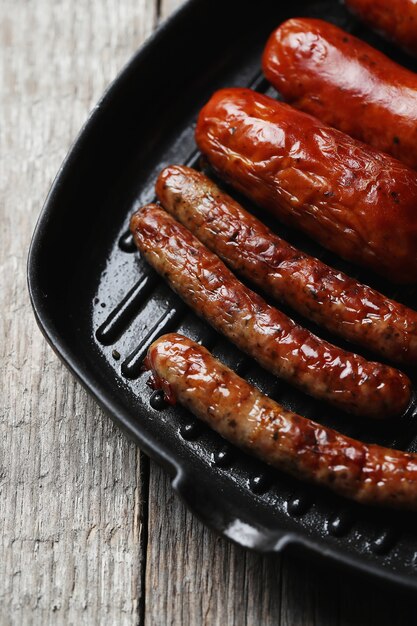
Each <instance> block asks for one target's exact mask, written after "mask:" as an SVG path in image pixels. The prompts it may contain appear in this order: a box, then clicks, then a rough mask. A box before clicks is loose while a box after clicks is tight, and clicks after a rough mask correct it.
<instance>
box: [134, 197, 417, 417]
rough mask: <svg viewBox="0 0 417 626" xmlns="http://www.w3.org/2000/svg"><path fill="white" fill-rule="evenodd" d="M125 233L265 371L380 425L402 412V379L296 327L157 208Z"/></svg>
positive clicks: (405, 390) (145, 211) (406, 388)
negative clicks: (130, 235) (385, 418)
mask: <svg viewBox="0 0 417 626" xmlns="http://www.w3.org/2000/svg"><path fill="white" fill-rule="evenodd" d="M131 231H132V233H133V236H134V238H135V241H136V244H137V246H138V248H139V250H140V251H141V252H142V254H143V255H144V257H145V258H146V260H147V261H148V262H149V263H150V264H151V265H152V266H153V267H154V268H155V270H156V271H157V272H158V273H159V274H161V275H162V276H163V277H164V278H165V279H166V280H167V282H168V283H169V285H170V286H171V287H172V288H173V289H174V290H175V291H176V292H177V293H178V294H179V295H180V296H181V297H182V298H183V300H185V302H186V303H187V304H188V305H189V306H190V307H191V308H192V309H194V311H195V312H196V313H197V314H198V315H200V316H201V317H203V318H204V319H206V320H207V321H208V322H209V323H210V324H211V325H212V326H213V327H214V328H215V329H216V330H218V331H219V332H221V333H223V334H224V335H225V336H226V337H227V338H228V339H230V340H231V341H233V342H234V343H235V344H236V345H237V346H238V347H239V348H241V349H242V350H244V351H245V352H247V353H248V354H250V355H251V356H252V357H254V358H255V359H256V360H257V361H258V362H259V363H260V364H261V365H262V366H263V367H265V368H266V369H268V370H270V371H271V372H273V373H274V374H276V375H277V376H280V377H281V378H284V379H285V380H287V381H289V382H291V383H292V384H294V385H296V386H297V387H299V388H300V389H302V390H303V391H305V392H306V393H309V394H310V395H312V396H315V397H316V398H320V399H324V400H327V401H328V402H330V403H332V404H333V405H335V406H337V407H341V408H343V409H345V410H348V411H351V412H352V413H356V414H361V415H366V416H369V417H374V418H383V417H388V416H393V415H399V414H400V413H402V412H403V411H404V410H405V408H406V407H407V405H408V403H409V401H410V395H411V391H410V389H411V385H410V381H409V380H408V378H407V377H406V376H405V375H404V374H402V373H401V372H399V371H398V370H396V369H393V368H391V367H388V366H386V365H381V364H379V363H370V362H369V361H366V360H365V359H364V358H363V357H361V356H358V355H355V354H352V353H350V352H345V351H344V350H341V349H340V348H337V347H336V346H333V345H331V344H329V343H327V342H326V341H323V340H322V339H320V338H318V337H316V336H315V335H313V334H312V333H311V332H309V331H308V330H306V329H305V328H302V327H301V326H298V325H297V324H295V323H294V322H293V321H292V320H290V319H289V318H288V317H287V316H286V315H284V314H283V313H281V312H280V311H278V310H277V309H275V308H273V307H271V306H269V305H268V304H267V303H266V302H265V301H264V300H263V299H262V298H261V297H260V296H258V295H257V294H255V293H254V292H253V291H251V290H250V289H248V288H247V287H245V286H244V285H243V284H242V283H241V282H240V281H239V280H238V279H237V278H236V277H235V276H234V275H233V274H232V272H231V271H230V270H228V269H227V267H226V266H225V265H224V263H223V262H222V261H221V260H220V259H219V258H218V257H217V256H216V255H215V254H213V253H212V252H210V250H208V248H206V247H205V246H204V245H203V244H202V243H200V242H199V241H198V239H196V238H195V237H194V235H192V234H191V233H190V232H189V231H188V230H187V229H186V228H184V226H182V225H181V224H179V223H178V222H177V221H176V220H174V219H173V218H172V217H171V216H170V215H169V214H168V213H166V212H165V211H163V210H162V209H160V208H159V207H158V206H157V205H148V206H146V207H144V208H142V209H141V210H140V211H139V212H137V213H135V214H134V215H133V217H132V220H131Z"/></svg>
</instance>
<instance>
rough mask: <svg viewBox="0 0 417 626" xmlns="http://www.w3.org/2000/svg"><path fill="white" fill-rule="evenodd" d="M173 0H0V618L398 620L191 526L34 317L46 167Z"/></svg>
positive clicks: (326, 579)
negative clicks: (31, 278)
mask: <svg viewBox="0 0 417 626" xmlns="http://www.w3.org/2000/svg"><path fill="white" fill-rule="evenodd" d="M179 4H181V0H123V2H119V1H118V0H78V1H77V2H72V1H71V0H37V1H36V2H30V1H29V0H18V1H16V0H2V2H1V3H0V46H1V60H0V93H1V95H2V103H1V107H0V116H1V117H0V192H1V203H0V212H1V218H2V219H1V224H2V228H1V230H0V285H1V288H0V310H1V312H2V314H1V316H0V325H1V326H0V329H1V337H2V339H3V340H2V342H1V344H0V359H1V364H2V374H3V375H2V377H1V378H0V402H1V439H0V441H1V444H0V519H1V520H2V522H3V527H2V532H1V534H0V573H1V575H0V625H1V626H5V625H9V624H16V625H19V626H20V625H21V624H23V625H25V624H32V623H33V624H42V625H44V624H45V625H48V624H74V625H78V624H100V625H101V624H104V625H107V624H109V625H110V624H111V625H113V624H117V625H125V624H126V625H129V626H130V625H135V624H138V623H139V624H146V626H148V625H155V626H156V625H157V626H164V625H165V624H167V625H168V624H175V625H179V626H182V625H187V624H189V625H192V626H198V625H200V624H204V625H206V624H207V625H210V626H211V625H222V626H224V625H227V626H229V625H230V626H234V625H236V626H237V625H238V626H244V625H248V626H249V625H251V626H253V625H257V624H262V625H266V626H270V625H272V624H281V625H282V626H284V625H285V626H294V625H295V626H299V625H308V626H310V625H313V624H317V625H320V626H321V625H332V626H333V625H335V624H339V625H340V626H347V625H348V624H359V625H361V626H362V625H368V624H369V625H372V624H375V625H377V624H378V625H382V626H384V625H385V624H386V625H388V624H390V625H391V624H394V623H398V624H401V625H404V626H406V625H407V624H412V623H414V622H415V619H414V615H415V611H414V608H413V602H412V599H410V598H408V597H406V596H405V595H404V594H401V593H399V592H396V591H395V590H387V589H383V590H380V589H379V588H378V587H377V586H376V585H374V584H373V583H371V582H370V581H368V580H366V581H365V582H362V581H357V580H356V579H355V577H353V576H352V575H349V574H346V573H340V572H336V571H334V570H333V569H332V568H331V567H329V566H327V565H326V566H325V567H323V566H319V565H318V564H316V563H314V562H303V561H299V560H297V559H295V558H293V557H290V556H283V557H274V556H269V557H262V556H259V555H256V554H252V553H249V552H246V551H244V550H242V549H240V548H237V547H236V546H233V545H231V544H230V543H227V542H226V541H225V540H223V539H221V538H219V537H217V536H215V535H214V534H213V533H212V532H211V531H209V530H207V529H206V528H204V527H203V526H202V525H201V524H200V523H199V522H198V521H197V520H196V519H195V518H194V517H193V515H192V514H191V513H190V512H189V511H187V510H186V509H185V507H184V506H183V504H182V503H181V502H180V500H179V499H178V497H177V496H176V494H175V493H174V492H173V490H172V488H171V485H170V481H169V479H168V477H167V476H166V475H165V474H164V472H162V471H161V470H160V469H159V468H158V467H157V466H156V465H155V464H153V463H150V464H149V462H148V460H147V459H145V458H144V457H143V456H142V455H141V453H140V452H139V450H138V449H137V448H136V447H135V446H134V445H133V444H130V443H129V442H128V441H127V440H126V438H125V437H124V436H123V435H121V434H120V433H119V432H118V431H117V430H116V429H115V428H114V427H113V426H112V423H111V422H110V420H108V418H107V417H105V416H104V415H103V414H102V412H101V410H100V409H99V408H98V407H97V406H96V405H95V403H94V402H93V401H92V400H91V399H89V398H88V396H87V395H86V393H85V392H84V391H83V390H82V389H81V387H80V386H79V385H78V383H76V382H75V381H74V379H73V378H72V377H71V376H70V374H69V373H68V372H67V371H66V369H65V368H64V366H63V365H61V364H60V362H59V361H58V359H57V358H56V357H55V356H54V354H53V353H52V351H51V350H50V348H49V347H47V345H46V343H45V341H44V340H43V339H42V337H41V335H40V332H39V331H38V329H37V328H36V326H35V323H34V320H33V315H32V312H31V309H30V305H29V302H28V296H27V290H26V277H25V274H26V267H25V265H26V256H27V251H28V245H29V241H30V237H31V234H32V231H33V227H34V225H35V222H36V218H37V216H38V214H39V211H40V208H41V205H42V202H43V200H44V197H45V195H46V193H47V191H48V188H49V186H50V184H51V182H52V179H53V177H54V175H55V173H56V171H57V170H58V168H59V165H60V163H61V161H62V159H63V157H64V156H65V153H66V151H67V150H68V148H69V146H70V144H71V142H72V141H73V139H74V138H75V136H76V134H77V132H78V130H79V128H80V127H81V125H82V123H83V122H84V120H85V118H86V116H87V114H88V111H89V110H90V109H91V108H92V106H94V104H95V102H96V101H97V100H98V98H99V97H100V96H101V94H102V92H103V89H104V88H105V87H106V86H107V84H108V82H109V81H110V80H111V79H112V78H113V77H114V76H115V75H116V73H117V72H118V71H119V69H120V68H121V67H122V66H123V64H124V63H125V62H126V61H127V60H128V59H129V57H130V56H131V54H132V53H133V52H134V50H135V49H136V48H137V46H138V45H140V43H141V42H142V41H143V39H144V38H145V37H146V36H147V35H148V34H149V33H150V32H151V31H152V29H153V28H154V27H155V25H156V24H157V23H158V22H159V21H160V20H161V19H163V18H164V17H165V16H167V15H168V14H169V12H170V11H172V10H173V9H174V8H175V7H176V6H177V5H179ZM146 542H147V543H146Z"/></svg>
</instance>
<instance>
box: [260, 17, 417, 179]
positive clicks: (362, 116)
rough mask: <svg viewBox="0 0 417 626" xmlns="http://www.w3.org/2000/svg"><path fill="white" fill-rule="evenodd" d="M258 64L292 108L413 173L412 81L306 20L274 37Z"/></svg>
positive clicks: (416, 142)
mask: <svg viewBox="0 0 417 626" xmlns="http://www.w3.org/2000/svg"><path fill="white" fill-rule="evenodd" d="M416 40H417V31H416ZM262 65H263V70H264V73H265V75H266V77H267V78H268V80H269V81H270V82H271V83H272V84H273V85H274V87H276V89H278V91H280V92H281V94H282V95H283V96H284V98H285V99H286V100H287V102H289V103H290V104H292V105H293V106H296V107H297V108H298V109H301V110H303V111H306V112H307V113H311V115H315V116H316V117H318V118H319V119H320V120H322V121H323V122H326V123H327V124H330V125H331V126H334V127H335V128H338V129H339V130H341V131H343V132H344V133H347V134H348V135H352V137H357V138H358V139H360V140H361V141H364V142H365V143H369V144H370V145H372V146H374V147H375V148H378V149H379V150H382V151H383V152H389V153H390V154H392V155H393V156H395V157H396V158H397V159H400V160H401V161H404V163H407V165H410V166H411V167H414V168H417V74H414V73H413V72H410V71H409V70H407V69H405V68H404V67H402V66H401V65H398V64H397V63H394V62H393V61H391V60H390V59H388V57H386V56H385V55H384V54H382V53H381V52H379V51H378V50H375V48H372V47H371V46H369V45H368V44H366V43H365V42H363V41H361V40H360V39H357V38H356V37H352V36H351V35H348V33H346V32H345V31H343V30H341V29H340V28H338V27H337V26H334V25H333V24H329V23H328V22H324V21H322V20H315V19H308V18H302V19H291V20H288V21H287V22H284V24H282V25H281V26H280V27H279V28H278V29H277V30H276V31H275V32H274V33H272V35H271V37H270V39H269V41H268V43H267V45H266V48H265V52H264V55H263V60H262Z"/></svg>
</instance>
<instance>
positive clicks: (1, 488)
mask: <svg viewBox="0 0 417 626" xmlns="http://www.w3.org/2000/svg"><path fill="white" fill-rule="evenodd" d="M0 12H1V15H0V47H1V50H2V52H1V60H0V68H1V69H0V83H1V87H0V93H1V96H2V105H1V107H0V115H1V120H0V141H1V146H0V189H1V191H0V193H1V198H2V201H1V203H0V211H1V225H2V226H1V230H0V237H1V244H0V284H1V288H0V298H1V303H0V308H1V317H0V324H1V327H0V328H1V336H2V341H1V343H0V358H1V363H2V376H1V377H0V387H1V388H0V399H1V400H0V402H1V440H0V441H1V444H0V447H1V451H0V466H1V467H0V519H1V523H2V532H1V533H0V571H1V574H0V623H1V624H2V625H3V624H17V625H21V624H30V623H36V624H50V623H53V624H64V623H65V624H83V623H85V624H87V623H88V624H95V623H100V624H109V625H113V624H129V625H131V624H135V623H137V620H138V611H139V604H140V598H141V594H142V587H141V573H142V561H141V554H140V535H141V530H142V527H141V524H142V521H143V520H142V519H141V498H142V493H141V480H140V469H141V464H140V453H139V451H138V450H137V448H136V447H135V446H134V445H132V444H130V443H129V442H128V441H127V440H126V438H125V437H124V436H122V435H121V434H120V433H119V432H118V431H117V430H116V429H115V428H114V427H113V426H112V424H111V422H110V421H109V420H108V418H107V417H106V416H104V415H103V414H102V412H101V410H99V408H98V407H97V406H96V404H95V403H94V402H93V401H92V400H90V399H89V398H88V397H87V395H86V394H85V392H84V391H83V390H82V389H81V388H80V386H79V385H78V384H77V383H75V381H74V380H73V378H72V376H70V374H69V373H67V371H66V370H65V368H64V367H63V366H62V365H61V364H60V363H59V361H58V360H57V358H56V357H55V356H54V355H53V353H52V351H51V350H50V348H49V347H47V346H46V343H45V341H44V340H43V339H42V337H41V335H40V333H39V331H38V329H37V328H36V327H35V323H34V319H33V315H32V312H31V309H30V305H29V302H28V295H27V289H26V276H25V273H26V272H25V270H26V268H25V265H26V256H27V251H28V246H29V241H30V237H31V234H32V230H33V227H34V225H35V222H36V219H37V216H38V214H39V211H40V208H41V206H42V203H43V200H44V198H45V196H46V193H47V191H48V188H49V186H50V183H51V181H52V179H53V177H54V175H55V173H56V171H57V170H58V167H59V165H60V163H61V161H62V159H63V157H64V156H65V153H66V151H67V149H68V147H69V145H70V143H71V141H72V140H73V139H74V137H75V136H76V134H77V133H78V130H79V128H80V127H81V125H82V123H83V122H84V120H85V118H86V115H87V113H88V111H89V110H90V109H91V108H92V106H93V105H94V104H95V102H96V101H97V99H98V98H99V97H100V96H101V94H102V92H103V89H104V88H105V87H106V85H107V84H108V82H109V81H110V80H111V79H112V78H113V77H114V76H115V74H116V73H117V72H118V71H119V69H120V68H121V67H122V66H123V64H124V63H125V62H126V61H127V60H128V58H129V57H130V55H131V54H132V53H133V52H134V50H135V49H136V47H137V46H139V45H140V43H141V42H142V41H143V39H144V38H145V37H146V36H147V35H148V34H149V33H150V32H151V30H152V29H153V27H154V25H155V23H156V2H154V0H124V1H123V2H118V0H107V1H105V2H102V1H101V0H79V1H77V2H72V0H59V1H58V2H56V1H54V0H37V1H36V2H28V1H24V0H20V1H19V2H15V1H13V0H3V2H2V3H0Z"/></svg>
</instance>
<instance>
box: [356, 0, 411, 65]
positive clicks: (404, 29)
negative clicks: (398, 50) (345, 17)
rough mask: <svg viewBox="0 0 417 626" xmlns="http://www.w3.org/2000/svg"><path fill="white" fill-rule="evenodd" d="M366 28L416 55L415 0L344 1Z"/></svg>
mask: <svg viewBox="0 0 417 626" xmlns="http://www.w3.org/2000/svg"><path fill="white" fill-rule="evenodd" d="M345 3H346V5H347V6H348V7H349V9H351V10H352V12H353V13H355V15H357V16H358V17H360V18H361V19H362V20H363V21H364V22H366V24H368V26H370V27H371V28H374V29H375V30H377V31H378V32H381V33H382V34H383V35H385V36H386V37H387V38H388V39H392V41H395V42H396V43H397V44H399V45H400V46H401V47H402V48H404V49H405V50H407V51H408V52H411V53H412V54H417V4H416V2H415V0H345Z"/></svg>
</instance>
